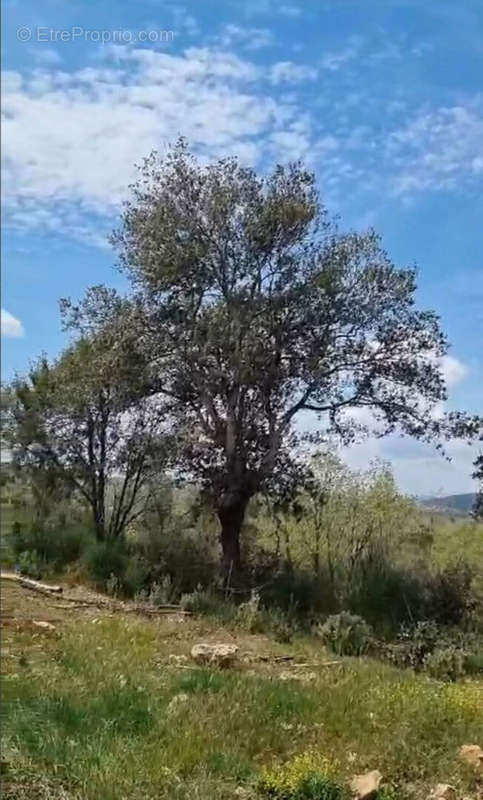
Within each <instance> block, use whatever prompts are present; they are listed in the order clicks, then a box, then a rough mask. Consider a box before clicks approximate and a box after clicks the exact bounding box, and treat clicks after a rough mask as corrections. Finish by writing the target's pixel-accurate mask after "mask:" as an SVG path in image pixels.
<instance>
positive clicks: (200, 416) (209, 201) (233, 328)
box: [112, 141, 447, 573]
mask: <svg viewBox="0 0 483 800" xmlns="http://www.w3.org/2000/svg"><path fill="white" fill-rule="evenodd" d="M112 242H113V244H114V246H115V247H116V248H117V251H118V254H119V261H120V267H121V269H123V270H125V271H126V272H127V274H128V275H129V276H130V277H131V280H132V281H133V285H134V287H135V289H136V291H137V297H138V302H139V304H140V306H141V307H142V308H143V310H144V320H143V328H142V332H143V337H144V342H145V343H146V346H147V347H148V348H149V349H150V351H151V359H152V364H153V367H154V368H155V369H156V370H157V372H158V374H159V375H162V376H163V386H162V387H161V389H160V391H161V393H162V396H163V397H165V398H167V400H168V401H169V410H170V413H171V414H172V415H173V417H174V418H176V419H177V420H178V424H179V430H180V437H181V441H182V445H183V447H182V450H181V454H180V469H181V470H182V471H184V473H185V474H190V475H191V476H193V477H194V478H195V479H197V480H199V481H201V482H202V483H203V485H204V487H205V489H206V491H207V493H208V494H209V496H210V498H211V501H212V503H213V506H214V508H215V509H216V511H217V514H218V517H219V521H220V525H221V544H222V549H223V565H224V569H225V572H226V573H229V572H236V571H237V570H239V568H240V530H241V527H242V523H243V520H244V516H245V511H246V508H247V504H248V502H249V500H250V498H252V497H253V496H254V495H255V494H256V493H257V492H259V491H262V490H264V489H265V488H266V487H267V485H268V484H269V483H270V481H272V480H273V478H274V475H276V474H277V472H278V473H280V471H281V470H283V464H284V463H287V462H289V461H290V458H291V453H292V452H293V448H294V447H295V446H296V445H297V442H298V441H299V440H300V434H297V429H296V428H295V426H294V422H295V420H296V418H297V416H298V415H300V414H301V413H302V412H307V411H310V412H313V413H314V414H315V416H316V418H317V420H318V427H319V438H320V437H321V436H322V433H323V435H326V434H332V435H334V434H335V435H337V436H338V437H340V438H341V439H342V440H344V441H346V442H347V441H350V440H351V438H352V437H353V436H354V435H355V432H356V431H357V430H358V431H359V432H363V431H367V429H368V426H367V424H361V423H360V422H359V424H356V422H355V419H354V416H353V415H352V414H351V413H349V412H350V410H351V409H362V410H363V411H364V410H366V409H367V410H370V412H371V414H372V418H375V419H376V421H377V425H378V429H379V433H380V434H381V435H382V434H383V433H387V432H390V431H393V430H395V429H398V430H399V431H401V432H402V433H405V434H409V435H411V436H415V437H417V438H419V439H425V440H435V439H436V438H437V437H438V435H439V433H440V432H441V429H442V427H443V425H444V420H443V419H442V418H441V417H438V416H437V415H435V414H434V413H433V408H434V406H435V404H437V403H439V402H440V401H443V400H444V399H445V397H446V393H445V385H444V379H443V375H442V373H441V369H440V357H441V356H443V355H444V353H445V352H446V350H447V343H446V339H445V337H444V335H443V333H442V332H441V330H440V327H439V321H438V318H437V316H436V315H435V314H434V313H433V312H431V311H420V310H418V309H417V308H416V306H415V297H414V295H415V291H416V273H415V270H414V269H400V268H397V267H396V266H394V264H393V263H392V262H391V261H390V259H389V257H388V255H387V254H386V253H385V251H384V250H383V249H382V246H381V242H380V240H379V238H378V236H377V235H376V234H375V233H374V232H373V231H369V232H368V233H364V234H360V233H355V232H349V233H344V232H341V231H339V230H338V228H337V227H336V226H335V224H333V223H332V222H331V221H330V219H329V218H328V215H327V212H326V210H325V208H324V207H323V205H322V204H321V201H320V199H319V196H318V193H317V190H316V186H315V179H314V176H313V175H312V174H310V173H309V172H307V171H306V170H305V169H304V168H303V167H302V166H301V165H299V164H293V165H289V166H288V167H282V166H277V167H276V168H275V170H274V171H273V172H272V174H271V175H268V176H262V177H258V176H257V175H256V174H255V173H254V172H253V171H252V170H251V169H247V168H245V167H243V166H241V165H240V164H239V163H238V161H237V160H236V159H234V158H229V159H222V160H220V161H218V162H216V163H213V164H210V165H208V166H204V165H202V164H200V163H198V162H197V161H196V159H195V158H194V157H193V156H192V155H191V154H190V153H189V151H188V148H187V146H186V144H185V142H184V141H180V142H179V143H178V144H177V145H176V146H175V147H174V148H173V149H171V150H170V151H169V153H168V154H167V156H166V158H164V159H160V158H159V156H158V155H157V154H156V153H153V154H152V155H151V156H150V157H149V158H148V159H146V160H145V162H144V164H143V165H142V166H141V168H140V174H139V178H138V181H137V182H136V183H135V184H134V186H133V187H132V196H131V199H130V200H129V201H128V202H127V204H126V206H125V209H124V212H123V216H122V224H121V227H120V229H119V230H117V231H116V232H114V234H113V237H112Z"/></svg>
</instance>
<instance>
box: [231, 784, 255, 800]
mask: <svg viewBox="0 0 483 800" xmlns="http://www.w3.org/2000/svg"><path fill="white" fill-rule="evenodd" d="M233 797H236V798H238V800H250V798H251V797H252V794H251V792H250V791H249V790H248V789H245V788H244V787H243V786H237V787H236V789H235V791H234V793H233Z"/></svg>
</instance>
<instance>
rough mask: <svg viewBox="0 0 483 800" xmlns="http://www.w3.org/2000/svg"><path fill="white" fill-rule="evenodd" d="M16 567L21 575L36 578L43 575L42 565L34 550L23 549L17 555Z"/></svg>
mask: <svg viewBox="0 0 483 800" xmlns="http://www.w3.org/2000/svg"><path fill="white" fill-rule="evenodd" d="M18 568H19V570H20V573H21V574H22V575H26V576H27V577H28V578H34V579H35V580H38V579H39V578H41V577H42V575H43V567H42V564H41V561H40V559H39V555H38V553H36V552H35V550H24V551H23V552H22V553H20V555H19V559H18Z"/></svg>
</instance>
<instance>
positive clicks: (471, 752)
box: [460, 744, 483, 772]
mask: <svg viewBox="0 0 483 800" xmlns="http://www.w3.org/2000/svg"><path fill="white" fill-rule="evenodd" d="M460 758H461V760H462V761H464V762H465V763H466V764H468V766H470V767H473V768H474V769H476V770H478V772H481V771H483V750H482V749H481V747H480V746H479V745H478V744H464V745H463V746H462V747H461V748H460Z"/></svg>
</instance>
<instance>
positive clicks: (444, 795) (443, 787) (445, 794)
mask: <svg viewBox="0 0 483 800" xmlns="http://www.w3.org/2000/svg"><path fill="white" fill-rule="evenodd" d="M428 800H457V795H456V791H455V790H454V789H453V787H452V786H450V785H449V783H438V785H437V786H435V787H434V789H433V791H432V792H431V794H430V795H429V798H428Z"/></svg>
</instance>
